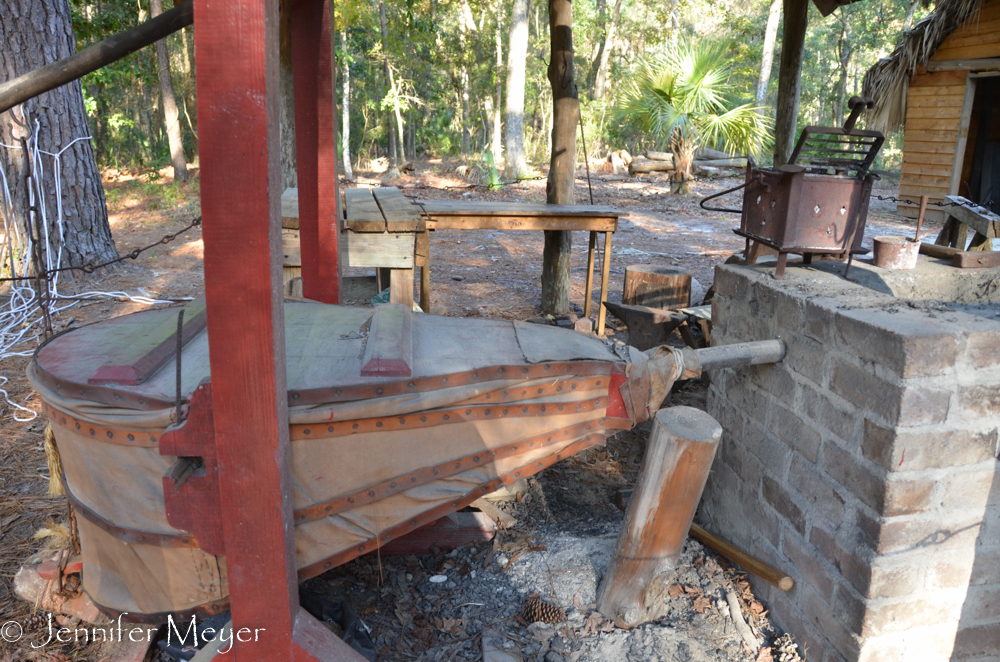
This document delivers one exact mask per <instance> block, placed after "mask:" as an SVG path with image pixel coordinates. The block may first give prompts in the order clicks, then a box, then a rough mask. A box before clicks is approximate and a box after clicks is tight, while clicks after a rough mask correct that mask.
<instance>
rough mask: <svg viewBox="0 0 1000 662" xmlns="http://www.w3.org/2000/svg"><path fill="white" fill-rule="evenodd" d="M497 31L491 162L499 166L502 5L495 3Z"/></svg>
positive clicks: (501, 153) (501, 140) (501, 119)
mask: <svg viewBox="0 0 1000 662" xmlns="http://www.w3.org/2000/svg"><path fill="white" fill-rule="evenodd" d="M496 14H497V29H496V32H495V33H494V35H495V39H496V47H497V70H496V74H495V81H496V90H497V102H496V104H495V105H494V106H493V147H492V150H493V162H494V163H496V164H497V165H499V164H500V157H501V156H502V155H503V147H502V145H503V118H502V116H501V112H500V100H501V96H500V95H501V94H502V92H503V89H502V88H503V39H502V37H501V34H500V31H501V30H502V29H503V3H501V2H498V3H497V11H496Z"/></svg>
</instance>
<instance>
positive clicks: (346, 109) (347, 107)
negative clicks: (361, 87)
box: [340, 30, 354, 181]
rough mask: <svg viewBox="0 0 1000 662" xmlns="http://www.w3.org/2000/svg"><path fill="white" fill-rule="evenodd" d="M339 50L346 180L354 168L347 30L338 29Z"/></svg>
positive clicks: (341, 129)
mask: <svg viewBox="0 0 1000 662" xmlns="http://www.w3.org/2000/svg"><path fill="white" fill-rule="evenodd" d="M340 50H341V53H343V58H344V64H343V65H342V66H341V68H340V70H341V71H342V72H344V99H343V102H342V103H343V106H342V110H343V118H342V124H341V125H340V136H341V142H342V143H343V146H344V176H345V177H347V179H348V181H354V170H353V169H352V168H351V61H350V57H349V56H348V54H347V30H341V31H340Z"/></svg>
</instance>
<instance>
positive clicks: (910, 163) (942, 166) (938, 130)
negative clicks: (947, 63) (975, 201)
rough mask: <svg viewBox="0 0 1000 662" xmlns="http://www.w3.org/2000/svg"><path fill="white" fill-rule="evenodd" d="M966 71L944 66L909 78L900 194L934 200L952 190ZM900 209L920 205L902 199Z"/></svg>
mask: <svg viewBox="0 0 1000 662" xmlns="http://www.w3.org/2000/svg"><path fill="white" fill-rule="evenodd" d="M967 75H968V72H965V71H942V72H938V73H934V74H922V75H917V76H914V77H913V79H912V80H911V81H910V96H909V99H908V103H907V105H906V134H905V137H904V139H903V172H902V177H901V178H900V182H899V197H901V198H909V199H911V200H920V196H921V195H927V196H930V198H931V200H932V201H934V200H943V199H944V196H946V195H948V185H949V183H950V180H951V169H952V164H953V163H954V160H955V143H956V141H957V140H958V125H959V120H960V118H961V114H962V104H963V102H964V101H965V79H966V76H967ZM896 209H897V211H898V213H899V214H900V215H902V216H908V217H910V218H916V216H917V206H916V205H908V204H905V203H899V204H898V205H897V206H896ZM928 212H929V213H928V218H929V219H935V220H940V219H941V218H942V217H943V213H941V212H939V211H938V210H936V209H933V208H931V209H930V210H928Z"/></svg>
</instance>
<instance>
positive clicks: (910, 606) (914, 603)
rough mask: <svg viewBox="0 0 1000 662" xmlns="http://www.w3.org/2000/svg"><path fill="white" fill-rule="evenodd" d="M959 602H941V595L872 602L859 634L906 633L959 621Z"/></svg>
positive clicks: (960, 603) (960, 608)
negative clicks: (873, 603)
mask: <svg viewBox="0 0 1000 662" xmlns="http://www.w3.org/2000/svg"><path fill="white" fill-rule="evenodd" d="M961 614H962V601H961V599H958V600H950V601H944V600H942V599H941V596H933V597H930V596H929V597H926V598H917V599H911V600H899V601H895V602H882V603H879V604H875V605H871V606H869V608H868V609H867V610H866V612H865V618H864V623H863V625H862V628H861V636H862V637H877V636H879V635H883V634H889V633H892V632H906V631H907V630H913V629H916V628H923V627H932V626H934V625H938V624H940V623H942V622H949V621H950V622H954V623H956V624H957V623H958V620H959V618H960V616H961Z"/></svg>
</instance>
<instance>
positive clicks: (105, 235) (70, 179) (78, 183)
mask: <svg viewBox="0 0 1000 662" xmlns="http://www.w3.org/2000/svg"><path fill="white" fill-rule="evenodd" d="M0 44H3V47H2V48H0V81H9V80H12V79H14V78H16V77H17V76H20V75H22V74H25V73H27V72H29V71H31V70H33V69H37V68H38V67H41V66H44V65H46V64H49V63H51V62H55V61H56V60H59V59H61V58H64V57H69V56H70V55H72V54H73V53H75V52H76V41H75V39H74V37H73V28H72V21H71V14H70V7H69V2H68V0H4V5H3V10H2V11H0ZM15 117H16V118H17V119H20V120H23V119H24V118H26V119H27V120H28V121H29V122H30V126H31V130H32V131H33V130H34V123H35V122H36V121H37V122H38V125H39V131H38V146H39V148H40V149H42V150H44V151H47V152H51V153H58V152H59V151H60V150H62V149H64V148H66V151H64V152H63V153H62V156H61V161H60V162H61V166H62V168H61V171H62V172H61V177H60V181H58V182H56V181H54V179H53V168H52V165H53V163H52V158H51V157H48V156H44V155H43V156H42V159H43V164H44V166H45V169H46V179H45V188H44V202H45V208H46V212H47V213H46V216H47V221H48V230H49V237H50V240H49V245H48V246H47V250H49V251H53V252H55V251H58V246H59V244H58V242H59V236H60V233H59V229H58V225H57V218H56V216H57V214H56V187H57V186H58V187H59V188H60V190H61V192H62V209H63V230H62V234H63V238H64V239H63V261H62V264H63V266H81V265H84V264H88V263H90V264H92V263H97V262H103V261H106V260H110V259H114V258H116V257H118V251H117V250H116V249H115V244H114V241H113V240H112V238H111V228H110V227H109V226H108V210H107V206H106V204H105V200H104V187H103V186H102V184H101V173H100V171H99V170H98V168H97V162H96V160H95V158H94V149H93V146H92V145H91V142H90V141H89V140H81V141H79V142H76V143H74V144H73V145H72V146H69V144H70V143H71V142H72V141H74V140H75V139H77V138H82V137H86V136H89V135H90V127H89V126H88V124H87V115H86V111H85V110H84V105H83V89H82V87H81V86H80V81H78V80H77V81H73V82H72V83H69V84H67V85H63V86H62V87H59V88H57V89H55V90H52V91H49V92H46V93H44V94H42V95H40V96H38V97H35V98H34V99H31V100H29V101H26V102H25V103H24V104H22V105H21V106H20V107H16V108H13V109H11V110H10V111H8V112H6V113H2V114H0V142H3V143H5V144H8V145H15V144H18V139H19V137H21V136H27V134H28V133H29V131H28V130H26V129H22V128H21V127H19V126H18V125H17V124H16V123H15ZM24 166H25V163H24V154H23V153H22V152H21V150H18V149H8V148H3V147H0V168H3V171H4V173H5V174H6V176H7V180H8V182H9V184H10V188H11V194H12V196H14V206H15V216H16V218H17V219H18V221H19V222H20V223H22V224H23V223H25V222H26V219H27V201H26V196H25V194H24V189H23V185H19V182H20V181H21V178H22V176H23V174H24ZM67 273H68V274H73V273H74V272H67ZM64 277H65V274H64Z"/></svg>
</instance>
